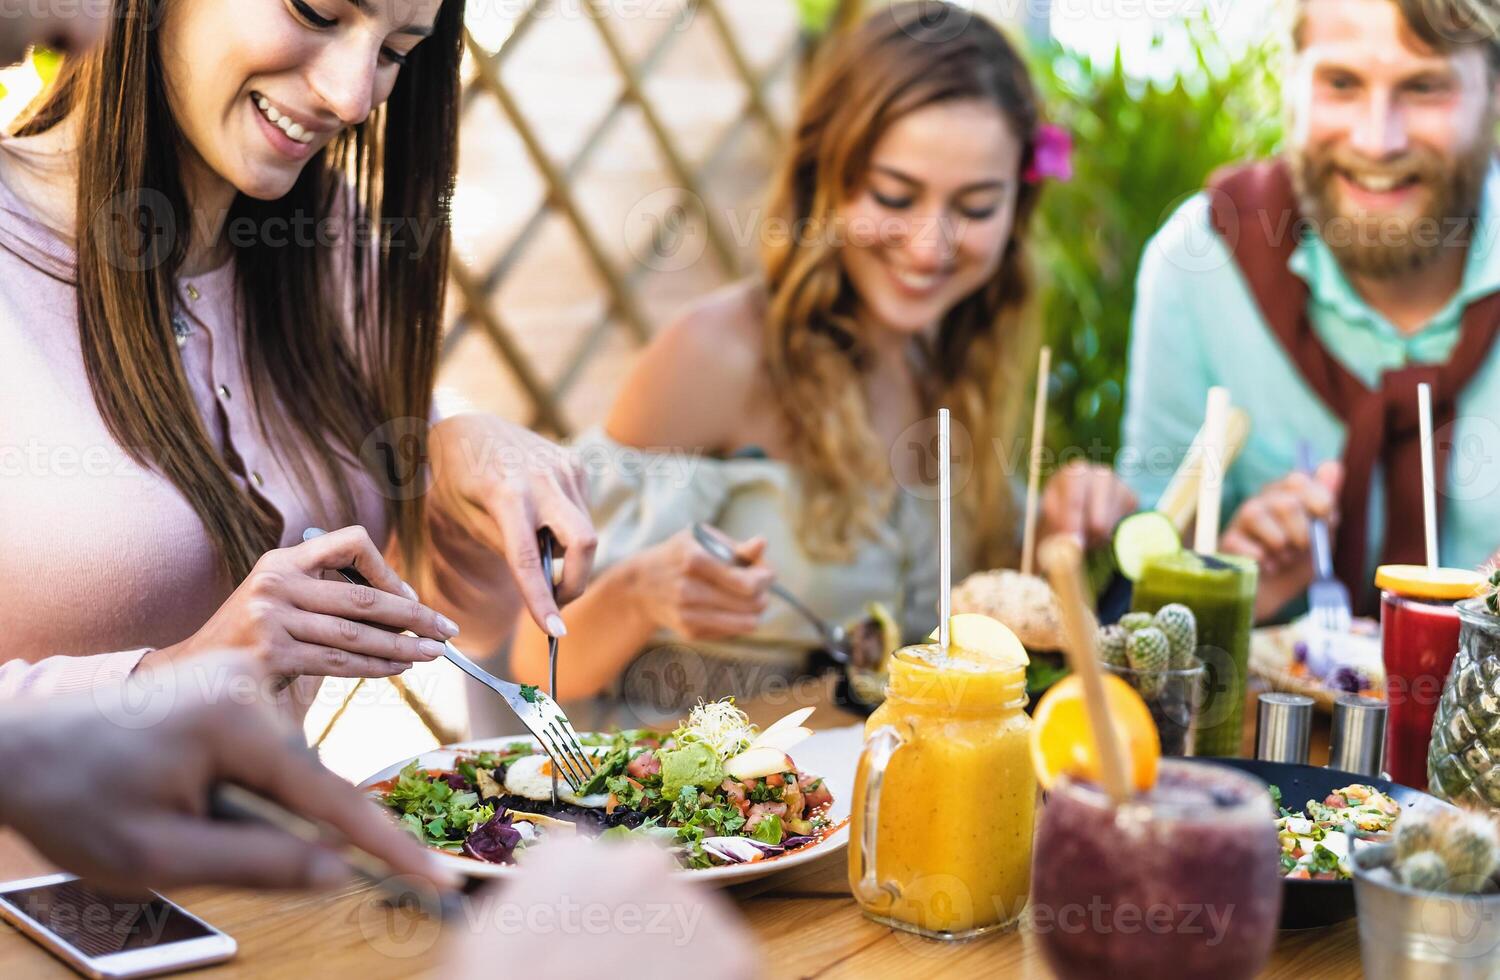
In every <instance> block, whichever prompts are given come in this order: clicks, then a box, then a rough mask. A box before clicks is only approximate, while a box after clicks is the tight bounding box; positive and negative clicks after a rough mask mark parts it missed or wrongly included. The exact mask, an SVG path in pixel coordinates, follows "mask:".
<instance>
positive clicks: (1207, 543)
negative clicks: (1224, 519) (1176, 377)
mask: <svg viewBox="0 0 1500 980" xmlns="http://www.w3.org/2000/svg"><path fill="white" fill-rule="evenodd" d="M1228 421H1229V389H1228V388H1221V387H1214V388H1210V389H1208V404H1207V405H1206V406H1205V407H1204V411H1203V477H1202V479H1200V480H1199V481H1198V523H1197V527H1196V529H1195V531H1194V534H1193V550H1194V551H1196V552H1198V553H1199V554H1202V555H1211V554H1213V553H1214V552H1216V551H1218V550H1219V508H1220V504H1221V502H1222V501H1223V499H1224V429H1225V426H1226V424H1227V423H1228Z"/></svg>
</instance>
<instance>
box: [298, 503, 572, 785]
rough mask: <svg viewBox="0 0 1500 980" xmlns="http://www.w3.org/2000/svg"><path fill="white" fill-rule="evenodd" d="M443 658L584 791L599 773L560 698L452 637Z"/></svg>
mask: <svg viewBox="0 0 1500 980" xmlns="http://www.w3.org/2000/svg"><path fill="white" fill-rule="evenodd" d="M323 533H324V532H323V531H321V530H319V529H318V528H308V529H307V530H306V531H304V532H303V533H302V540H304V541H309V540H311V539H313V538H316V537H320V536H321V535H322V534H323ZM338 572H339V575H341V576H342V577H343V578H344V580H345V581H346V582H350V583H352V584H354V585H363V586H365V587H367V588H374V586H372V585H370V581H369V579H367V578H365V577H364V576H363V575H361V574H360V573H359V571H358V570H356V569H354V568H348V567H346V568H340V569H339V570H338ZM370 625H371V626H375V627H377V628H379V629H385V630H390V629H391V627H389V626H382V625H381V624H379V623H371V624H370ZM393 632H394V631H393ZM407 632H410V631H407ZM443 657H444V658H445V659H446V660H448V662H449V663H452V664H453V665H454V666H456V667H457V668H458V669H459V670H462V671H463V672H464V673H466V674H468V675H469V676H470V677H472V678H474V679H475V680H476V681H478V682H479V683H481V684H483V685H484V686H485V687H488V688H489V689H490V690H492V691H494V692H495V693H496V694H498V695H500V696H501V697H502V698H504V699H505V703H506V704H508V705H510V709H511V710H512V711H514V712H515V714H516V717H517V718H519V719H520V720H521V724H523V725H525V726H526V730H527V731H529V732H531V734H532V735H533V736H535V737H536V740H537V743H538V744H539V745H541V747H542V750H543V751H544V752H546V753H547V756H548V757H549V758H550V759H551V760H552V768H553V770H554V771H556V772H558V773H560V774H561V775H562V777H563V779H565V780H567V782H568V785H569V786H570V787H572V789H573V792H575V793H581V792H583V787H584V786H586V785H588V782H589V781H590V780H591V779H593V778H594V774H595V772H596V769H595V767H594V761H593V758H592V757H591V756H590V755H589V754H588V752H586V751H585V750H584V748H583V744H582V743H581V742H579V741H578V733H577V732H575V731H574V730H573V725H572V723H571V722H569V721H568V716H567V715H565V714H563V710H562V708H560V707H558V705H557V702H556V701H554V700H552V698H550V697H548V696H547V695H546V694H543V693H542V692H541V691H540V690H538V689H536V688H528V689H527V691H526V693H524V694H523V693H522V690H521V685H519V684H516V683H514V682H512V681H502V680H501V679H500V678H498V677H496V676H495V675H494V674H491V673H490V672H489V671H487V670H485V669H484V668H483V667H481V666H479V665H478V664H476V663H475V662H474V661H472V660H470V659H469V658H468V656H467V655H465V654H464V652H463V651H462V650H460V649H459V648H458V647H456V646H454V645H453V641H451V640H449V641H448V642H446V643H444V644H443Z"/></svg>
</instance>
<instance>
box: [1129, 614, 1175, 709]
mask: <svg viewBox="0 0 1500 980" xmlns="http://www.w3.org/2000/svg"><path fill="white" fill-rule="evenodd" d="M1125 655H1126V657H1127V658H1128V659H1129V660H1130V667H1131V669H1132V670H1135V671H1137V672H1139V674H1138V676H1137V678H1136V684H1137V686H1138V687H1139V688H1140V692H1141V694H1143V695H1145V696H1146V697H1148V698H1152V697H1157V696H1159V695H1160V694H1161V691H1162V687H1163V686H1164V685H1165V684H1166V681H1167V678H1166V675H1165V674H1164V673H1163V671H1165V670H1167V669H1168V668H1169V667H1171V665H1172V645H1171V644H1170V643H1169V642H1168V641H1167V634H1165V633H1163V632H1162V631H1161V630H1159V629H1157V628H1156V627H1155V626H1144V627H1142V628H1140V629H1138V630H1136V631H1135V632H1134V633H1131V634H1130V639H1129V640H1127V641H1126V643H1125Z"/></svg>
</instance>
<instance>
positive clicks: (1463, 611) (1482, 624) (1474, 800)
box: [1427, 569, 1500, 812]
mask: <svg viewBox="0 0 1500 980" xmlns="http://www.w3.org/2000/svg"><path fill="white" fill-rule="evenodd" d="M1458 615H1459V619H1460V622H1461V627H1460V630H1459V640H1458V655H1457V656H1456V657H1454V658H1453V667H1452V668H1451V669H1450V670H1449V672H1448V679H1447V681H1446V683H1444V685H1443V695H1442V699H1441V700H1440V701H1439V702H1438V707H1437V712H1436V714H1435V716H1434V718H1433V724H1432V741H1431V743H1429V745H1428V748H1427V781H1428V785H1429V787H1430V790H1431V792H1432V794H1433V795H1434V796H1437V797H1438V798H1440V799H1444V800H1448V801H1449V802H1451V803H1456V804H1458V805H1460V806H1466V807H1487V808H1489V809H1490V810H1491V811H1495V812H1500V696H1497V695H1500V690H1497V689H1496V687H1495V684H1496V681H1497V679H1500V569H1492V570H1491V571H1490V573H1489V580H1488V587H1487V589H1486V592H1485V594H1483V595H1481V596H1479V597H1478V598H1474V599H1469V600H1467V601H1465V602H1460V603H1459V604H1458Z"/></svg>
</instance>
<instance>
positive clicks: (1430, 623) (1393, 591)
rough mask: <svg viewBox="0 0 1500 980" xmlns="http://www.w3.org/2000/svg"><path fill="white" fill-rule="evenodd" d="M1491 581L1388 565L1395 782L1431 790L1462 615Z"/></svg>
mask: <svg viewBox="0 0 1500 980" xmlns="http://www.w3.org/2000/svg"><path fill="white" fill-rule="evenodd" d="M1484 581H1485V579H1484V576H1482V575H1479V573H1478V572H1470V570H1467V569H1430V567H1427V566H1419V564H1383V566H1380V569H1379V570H1377V572H1376V587H1377V588H1379V590H1380V650H1382V659H1383V660H1385V665H1386V705H1388V710H1389V714H1388V717H1386V771H1388V773H1391V779H1392V780H1394V782H1398V783H1403V785H1406V786H1415V788H1418V789H1427V747H1428V744H1430V743H1431V741H1433V717H1434V716H1436V714H1437V702H1439V699H1440V698H1442V696H1443V681H1446V680H1448V671H1449V668H1452V666H1454V657H1455V656H1458V609H1457V608H1455V605H1457V603H1458V602H1461V600H1464V599H1469V597H1472V596H1475V594H1478V591H1479V588H1481V587H1482V585H1484Z"/></svg>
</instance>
